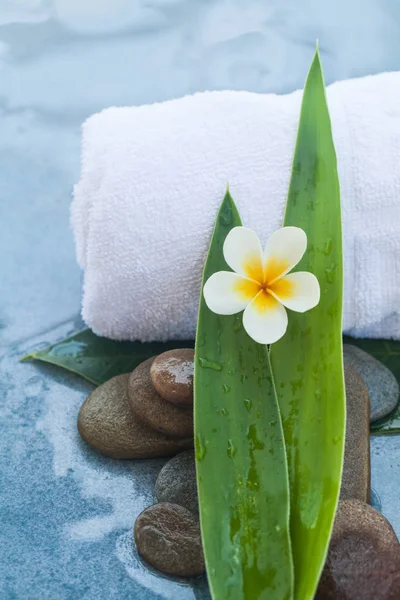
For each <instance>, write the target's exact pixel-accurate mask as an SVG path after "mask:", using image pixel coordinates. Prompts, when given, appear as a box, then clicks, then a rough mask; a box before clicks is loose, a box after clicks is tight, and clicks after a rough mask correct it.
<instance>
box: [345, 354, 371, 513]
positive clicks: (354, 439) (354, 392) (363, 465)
mask: <svg viewBox="0 0 400 600" xmlns="http://www.w3.org/2000/svg"><path fill="white" fill-rule="evenodd" d="M344 378H345V383H346V405H347V406H346V416H347V421H346V442H345V450H344V465H343V475H342V486H341V490H340V498H341V499H342V500H346V499H349V498H357V499H358V500H361V501H362V502H369V498H370V493H371V461H370V444H369V427H370V425H369V411H370V401H369V395H368V390H367V388H366V386H365V384H364V382H363V380H362V379H361V377H360V375H359V374H358V373H357V372H356V371H355V370H354V369H353V368H352V367H350V366H348V365H346V366H345V368H344Z"/></svg>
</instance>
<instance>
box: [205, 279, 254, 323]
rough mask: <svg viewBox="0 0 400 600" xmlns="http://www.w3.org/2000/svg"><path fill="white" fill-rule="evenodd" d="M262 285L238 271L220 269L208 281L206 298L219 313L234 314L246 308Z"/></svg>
mask: <svg viewBox="0 0 400 600" xmlns="http://www.w3.org/2000/svg"><path fill="white" fill-rule="evenodd" d="M259 291H260V286H259V285H258V284H257V283H255V282H254V281H251V280H249V279H246V278H245V277H241V276H240V275H237V274H236V273H230V272H228V271H219V272H218V273H214V274H213V275H211V277H210V278H209V279H208V280H207V281H206V283H205V284H204V288H203V295H204V300H205V301H206V304H207V306H208V308H209V309H210V310H212V311H213V312H215V313H217V315H234V314H236V313H238V312H240V311H242V310H244V309H245V308H246V306H247V305H248V303H249V302H250V301H251V300H252V299H253V298H254V297H255V296H256V295H257V294H258V292H259Z"/></svg>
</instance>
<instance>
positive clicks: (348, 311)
mask: <svg viewBox="0 0 400 600" xmlns="http://www.w3.org/2000/svg"><path fill="white" fill-rule="evenodd" d="M327 96H328V103H329V108H330V113H331V119H332V127H333V134H334V140H335V145H336V152H337V156H338V165H339V177H340V183H341V195H342V207H343V235H344V259H345V301H344V323H343V329H344V331H345V332H346V333H349V334H351V335H355V336H365V337H385V338H395V339H400V104H399V97H400V73H386V74H381V75H376V76H371V77H364V78H361V79H356V80H349V81H343V82H339V83H335V84H333V85H331V86H329V87H328V89H327ZM300 102H301V92H300V91H297V92H294V93H292V94H288V95H285V96H277V95H274V94H254V93H249V92H231V91H226V92H206V93H199V94H195V95H194V96H188V97H185V98H181V99H178V100H171V101H168V102H164V103H159V104H153V105H149V106H139V107H126V108H109V109H106V110H104V111H102V112H101V113H99V114H96V115H93V116H92V117H90V118H89V119H88V120H87V121H86V123H84V125H83V153H82V171H81V178H80V181H79V183H78V184H77V185H76V187H75V193H74V200H73V204H72V225H73V229H74V233H75V240H76V248H77V257H78V262H79V264H80V266H81V267H82V269H83V270H84V289H83V303H82V314H83V318H84V320H85V321H86V323H87V324H88V325H89V327H91V328H92V329H93V331H95V332H96V333H98V334H100V335H103V336H106V337H110V338H114V339H128V340H141V341H149V340H167V339H185V338H193V337H194V334H195V328H196V317H197V308H198V302H199V295H200V282H201V273H202V267H203V264H204V260H205V257H206V252H207V248H208V244H209V241H210V235H211V232H212V228H213V225H214V221H215V217H216V213H217V210H218V207H219V204H220V202H221V200H222V198H223V195H224V192H225V189H226V185H227V182H229V187H230V190H231V193H232V196H233V198H234V200H235V202H236V203H237V205H238V208H239V211H240V214H241V217H242V220H243V223H244V224H245V225H246V226H248V227H251V228H252V229H255V230H256V231H257V232H258V234H259V235H260V238H261V240H262V241H265V240H266V239H267V237H268V236H269V235H270V234H271V233H272V231H273V230H274V229H276V228H278V227H280V226H281V224H282V219H283V212H284V205H285V201H286V194H287V189H288V184H289V176H290V170H291V162H292V156H293V151H294V143H295V137H296V130H297V125H298V119H299V111H300Z"/></svg>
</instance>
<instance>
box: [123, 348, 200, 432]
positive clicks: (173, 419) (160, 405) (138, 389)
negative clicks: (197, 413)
mask: <svg viewBox="0 0 400 600" xmlns="http://www.w3.org/2000/svg"><path fill="white" fill-rule="evenodd" d="M153 361H154V358H149V359H148V360H145V361H144V362H143V363H142V364H140V365H139V366H138V367H136V369H135V370H134V371H133V372H132V373H131V375H130V377H129V382H128V398H129V403H130V406H131V409H132V412H133V413H134V415H135V416H136V417H137V418H138V419H139V420H140V421H142V423H144V424H145V425H147V426H148V427H151V428H152V429H154V430H155V431H160V432H162V433H164V434H165V435H170V436H173V437H189V436H190V437H193V407H190V408H189V407H188V408H186V407H185V408H184V407H182V406H176V405H175V404H172V403H171V402H168V400H164V398H161V396H160V395H159V393H158V392H156V390H155V389H154V387H153V383H152V381H151V377H150V367H151V365H152V363H153Z"/></svg>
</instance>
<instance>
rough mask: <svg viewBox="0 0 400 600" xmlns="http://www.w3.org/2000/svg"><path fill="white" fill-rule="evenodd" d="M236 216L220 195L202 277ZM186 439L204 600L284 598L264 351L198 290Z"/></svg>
mask: <svg viewBox="0 0 400 600" xmlns="http://www.w3.org/2000/svg"><path fill="white" fill-rule="evenodd" d="M240 224H241V223H240V217H239V214H238V212H237V210H236V207H235V205H234V203H233V200H232V198H231V197H230V195H229V193H227V194H226V196H225V199H224V201H223V204H222V207H221V210H220V212H219V215H218V218H217V222H216V226H215V230H214V235H213V238H212V241H211V246H210V251H209V255H208V259H207V262H206V266H205V269H204V278H203V283H204V282H205V281H206V280H207V279H208V278H209V277H210V276H211V275H212V274H213V273H215V272H216V271H220V270H227V269H228V267H227V265H226V263H225V261H224V258H223V254H222V246H223V243H224V240H225V238H226V235H227V234H228V232H229V231H230V229H232V227H234V226H236V225H240ZM195 442H196V463H197V484H198V491H199V505H200V517H201V530H202V538H203V548H204V553H205V559H206V565H207V574H208V580H209V583H210V588H211V591H212V596H213V599H214V600H244V599H246V600H250V599H251V598H259V599H260V600H262V599H265V600H267V599H268V600H285V599H290V598H292V592H293V590H292V587H293V573H292V558H291V549H290V539H289V489H288V475H287V463H286V454H285V448H284V442H283V433H282V426H281V419H280V414H279V408H278V405H277V401H276V396H275V392H274V388H273V381H272V377H271V370H270V364H269V358H268V353H267V349H266V347H265V346H260V345H259V344H257V343H255V342H254V341H253V340H251V339H250V338H249V337H248V335H247V334H246V332H245V331H244V329H243V326H242V315H241V314H239V315H234V316H231V317H230V316H228V317H227V316H218V315H216V314H214V313H212V312H211V311H210V310H209V309H208V308H207V306H206V304H205V302H204V299H203V297H201V300H200V310H199V322H198V329H197V339H196V354H195Z"/></svg>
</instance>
